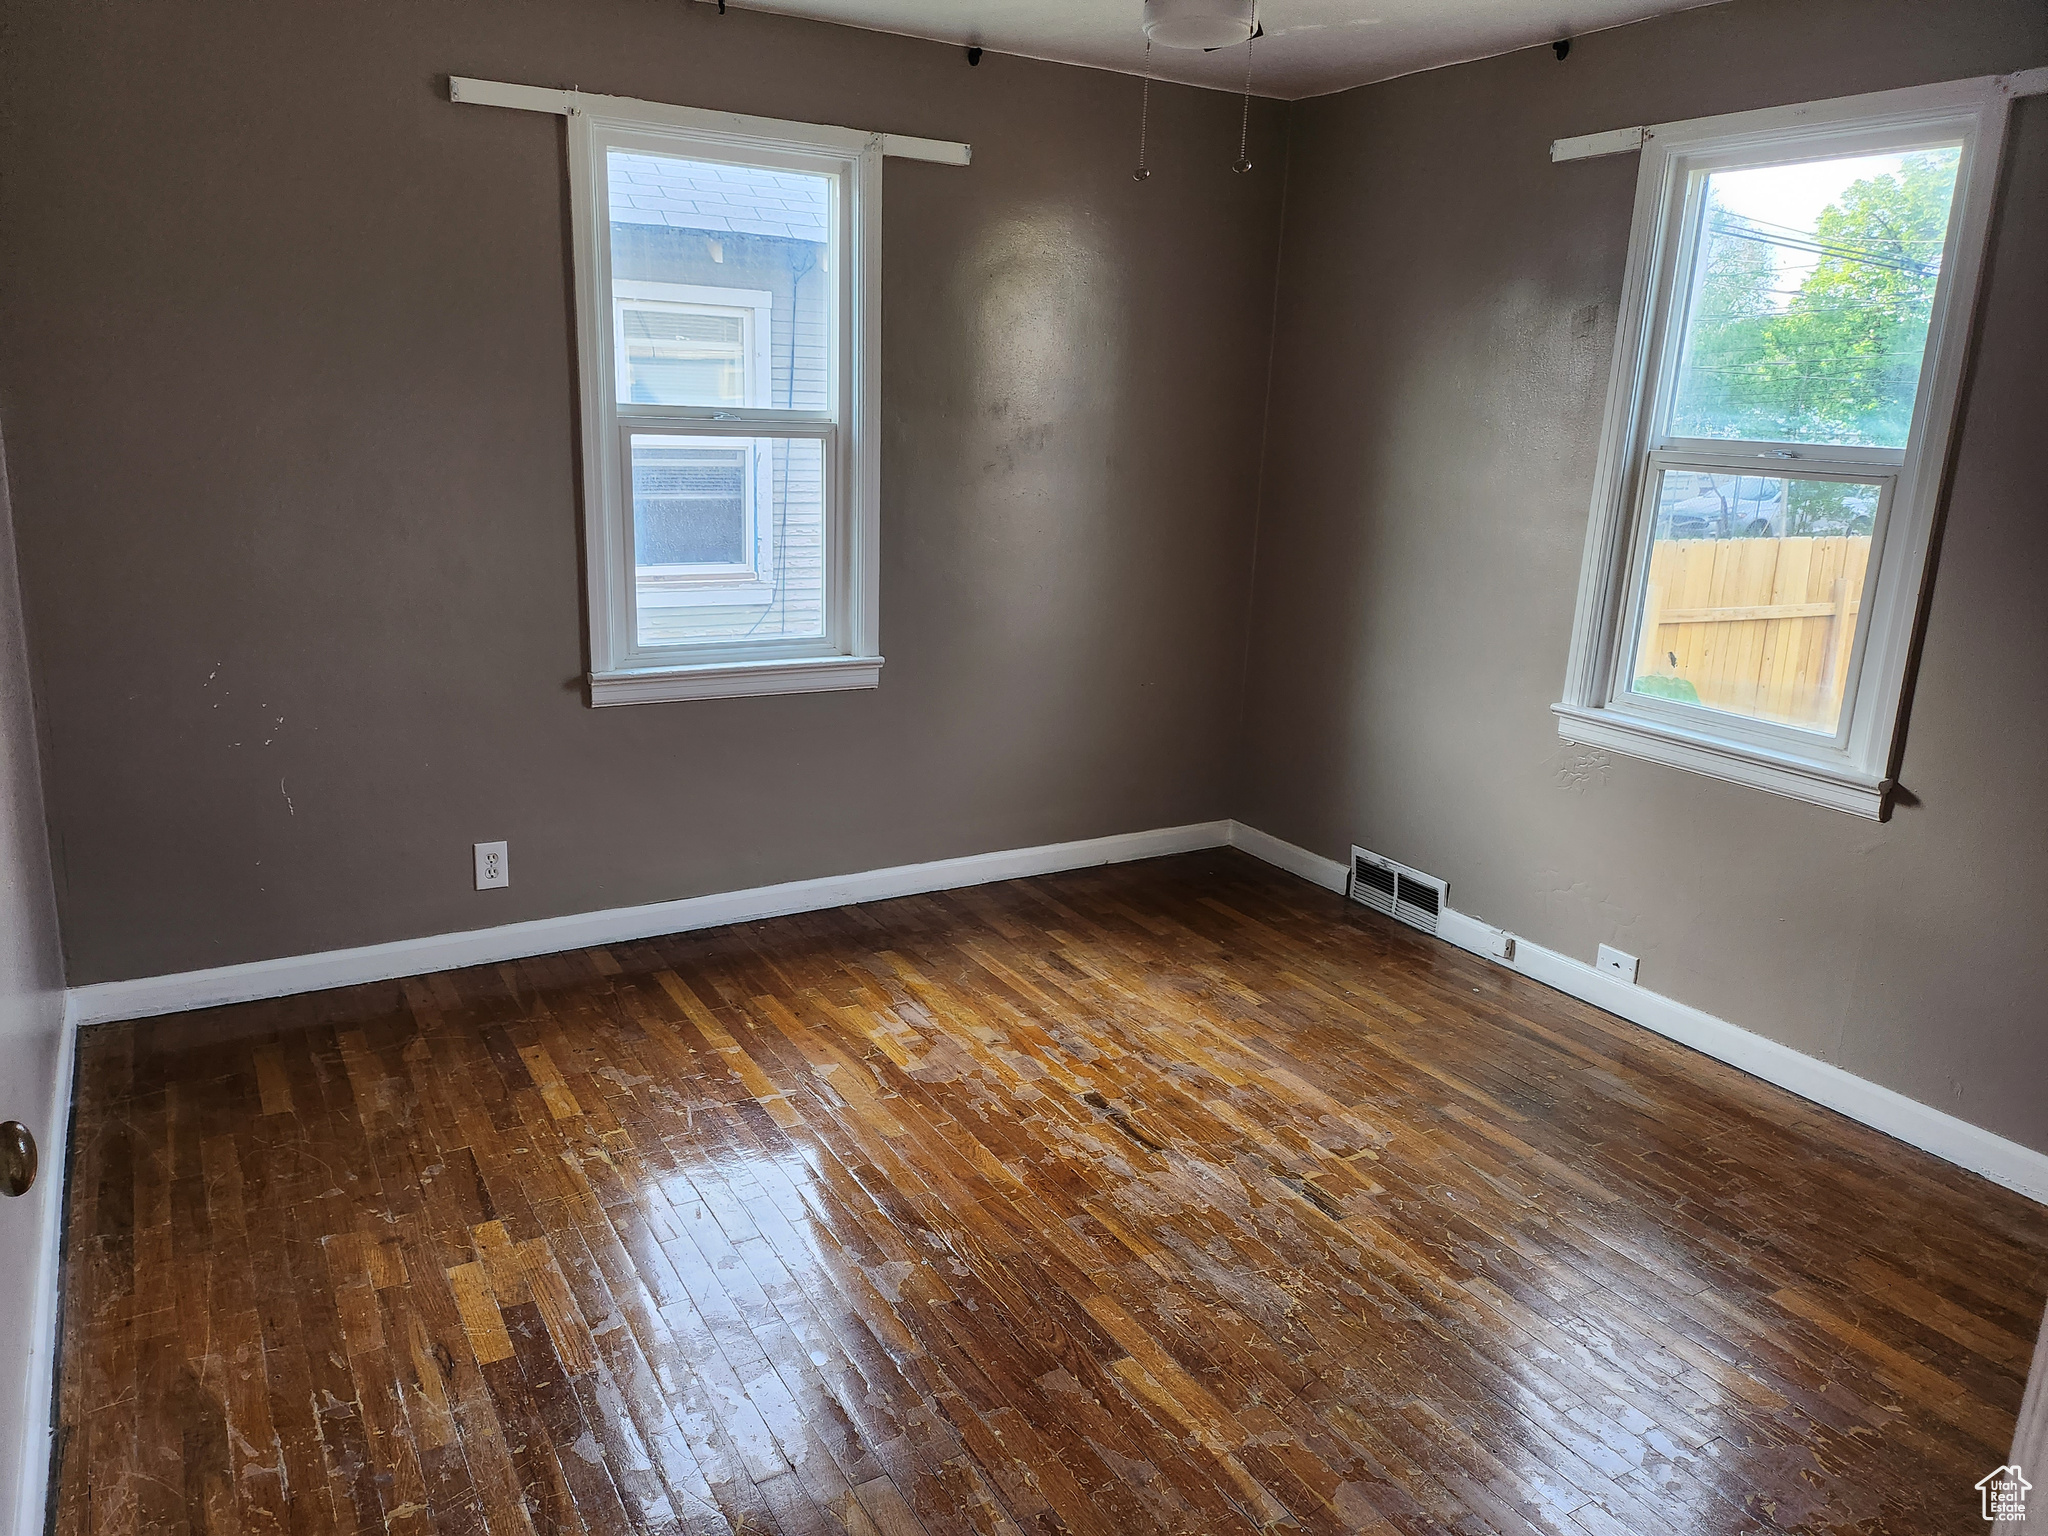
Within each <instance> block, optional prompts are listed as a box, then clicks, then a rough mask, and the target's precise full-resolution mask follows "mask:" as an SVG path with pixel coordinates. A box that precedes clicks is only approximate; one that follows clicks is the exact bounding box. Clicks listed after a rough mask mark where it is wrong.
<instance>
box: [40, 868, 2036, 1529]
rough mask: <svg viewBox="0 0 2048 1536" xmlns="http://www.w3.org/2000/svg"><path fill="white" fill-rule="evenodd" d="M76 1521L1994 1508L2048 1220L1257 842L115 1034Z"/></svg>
mask: <svg viewBox="0 0 2048 1536" xmlns="http://www.w3.org/2000/svg"><path fill="white" fill-rule="evenodd" d="M73 1147H74V1154H73V1162H72V1167H71V1177H70V1185H69V1191H70V1192H69V1204H68V1216H67V1227H66V1237H65V1259H66V1270H65V1276H66V1279H65V1295H64V1312H63V1325H62V1347H63V1355H62V1376H61V1380H60V1384H59V1395H58V1406H59V1446H60V1461H59V1466H58V1469H57V1477H56V1480H55V1483H54V1485H53V1508H54V1513H55V1529H56V1530H57V1531H58V1532H59V1533H61V1536H87V1533H99V1532H115V1531H130V1530H151V1531H159V1530H162V1531H180V1532H193V1533H201V1532H209V1533H210V1532H222V1533H225V1532H231V1531H232V1532H259V1531H280V1532H282V1531H290V1532H301V1531H303V1532H326V1531H345V1532H366V1531H373V1530H384V1531H393V1532H401V1533H425V1532H451V1533H454V1532H463V1533H467V1532H476V1533H490V1536H561V1533H567V1536H579V1533H592V1536H596V1533H611V1532H621V1533H636V1536H637V1533H645V1536H656V1533H660V1536H666V1533H669V1532H677V1533H687V1536H740V1533H748V1536H752V1533H768V1532H784V1533H791V1536H796V1533H805V1536H808V1533H813V1532H816V1533H827V1536H968V1533H982V1536H1024V1533H1027V1532H1029V1533H1059V1532H1066V1533H1100V1536H1134V1533H1140V1532H1162V1533H1170V1536H1207V1533H1219V1536H1220V1533H1251V1532H1255V1531H1262V1530H1268V1529H1286V1530H1295V1531H1302V1532H1317V1533H1324V1532H1328V1533H1339V1532H1343V1533H1367V1532H1372V1533H1389V1536H1396V1533H1398V1536H1452V1533H1456V1536H1489V1533H1491V1536H1538V1533H1540V1536H1616V1533H1634V1536H1651V1533H1662V1532H1679V1531H1683V1532H1699V1533H1728V1536H1736V1533H1752V1532H1754V1533H1780V1532H1784V1533H1790V1532H1815V1533H1819V1532H1829V1533H1836V1532H1857V1533H1865V1536H1876V1533H1883V1532H1896V1533H1908V1532H1911V1533H1915V1536H1922V1533H1940V1532H1948V1531H1957V1532H1960V1531H1968V1530H1974V1529H1977V1528H1979V1527H1980V1526H1981V1521H1980V1520H1979V1519H1978V1518H1977V1509H1976V1504H1975V1501H1974V1493H1973V1485H1974V1483H1975V1481H1976V1479H1977V1478H1978V1477H1980V1476H1982V1475H1983V1474H1984V1472H1986V1471H1988V1470H1989V1469H1990V1468H1991V1467H1993V1466H1995V1465H1997V1464H1998V1463H1999V1462H2000V1461H2001V1460H2002V1458H2003V1454H2004V1451H2005V1448H2006V1440H2007V1439H2008V1438H2009V1436H2010V1433H2011V1430H2012V1425H2013V1418H2014V1414H2015V1412H2016V1410H2017V1407H2018V1403H2019V1398H2020V1394H2021V1391H2022V1389H2023V1384H2024V1383H2023V1376H2024V1372H2025V1370H2026V1368H2027V1364H2028V1361H2029V1359H2030V1356H2031V1350H2032V1343H2033V1335H2034V1331H2035V1328H2036V1326H2037V1322H2038V1319H2039V1317H2040V1315H2041V1310H2042V1304H2043V1299H2044V1296H2043V1293H2044V1290H2048V1210H2044V1209H2043V1208H2041V1207H2039V1206H2037V1205H2034V1204H2032V1203H2030V1202H2028V1201H2026V1200H2024V1199H2022V1198H2020V1197H2019V1196H2016V1195H2013V1194H2011V1193H2009V1192H2007V1191H2004V1190H2001V1189H1998V1188H1996V1187H1995V1186H1992V1185H1990V1184H1988V1183H1986V1182H1984V1181H1982V1180H1978V1179H1976V1178H1974V1177H1972V1176H1970V1175H1968V1174H1964V1173H1961V1172H1959V1171H1958V1170H1956V1169H1954V1168H1952V1167H1950V1166H1948V1165H1946V1164H1943V1163H1940V1162H1938V1161H1936V1160H1935V1159H1933V1158H1931V1157H1928V1156H1925V1155H1924V1154H1921V1153H1919V1152H1916V1151H1914V1150H1913V1149H1911V1148H1908V1147H1905V1146H1902V1145H1900V1144H1899V1143H1896V1142H1893V1141H1890V1140H1889V1139H1887V1138H1885V1137H1882V1136H1879V1135H1877V1134H1876V1133H1875V1132H1872V1131H1869V1130H1867V1129H1866V1128H1864V1127H1861V1126H1857V1125H1854V1124H1852V1123H1850V1122H1848V1121H1846V1120H1843V1119H1840V1118H1839V1117H1836V1116H1834V1115H1831V1114H1829V1113H1828V1112H1826V1111H1823V1110H1820V1109H1817V1108H1816V1107H1815V1106H1812V1105H1810V1104H1806V1103H1804V1102H1802V1101H1800V1100H1797V1099H1794V1098H1792V1097H1790V1096H1788V1095H1786V1094H1784V1093H1781V1092H1779V1091H1777V1090H1775V1089H1772V1088H1769V1087H1767V1086H1766V1085H1763V1084H1761V1083H1758V1082H1756V1081H1755V1080H1753V1079H1750V1078H1747V1077H1744V1076H1743V1075H1742V1074H1740V1073H1737V1072H1734V1071H1732V1070H1731V1069H1729V1068H1726V1067H1724V1066H1722V1065H1720V1064H1718V1063H1715V1062H1712V1061H1709V1060H1708V1059H1706V1058H1704V1057H1701V1056H1698V1055H1696V1054H1694V1053H1692V1052H1689V1051H1686V1050H1684V1049H1683V1048H1681V1047H1678V1046H1675V1045H1673V1044H1672V1043H1670V1042H1668V1041H1664V1040H1661V1039H1659V1038H1657V1037H1655V1036H1652V1035H1649V1034H1646V1033H1644V1032H1643V1031H1641V1030H1638V1029H1635V1028H1634V1027H1633V1026H1630V1025H1627V1024H1625V1023H1623V1022H1621V1021H1619V1020H1616V1019H1613V1018H1611V1017H1609V1016H1607V1015H1603V1014H1600V1013H1598V1012H1596V1011H1594V1010H1592V1009H1589V1008H1587V1007H1585V1006H1584V1005H1582V1004H1579V1003H1577V1002H1575V1001H1573V1000H1571V999H1569V998H1565V997H1563V996H1561V995H1559V994H1557V993H1554V992H1550V991H1547V990H1546V989H1544V988H1542V987H1539V986H1537V985H1535V984H1533V983H1531V982H1529V981H1527V980H1526V979H1525V978H1522V977H1519V976H1516V975H1514V974H1513V973H1511V972H1506V971H1503V970H1500V969H1497V968H1495V967H1491V966H1488V965H1485V964H1483V963H1481V962H1479V961H1476V960H1474V959H1472V958H1471V957H1469V956H1466V955H1464V954H1462V953H1460V952H1458V951H1455V950H1452V949H1450V948H1447V947H1446V946H1443V945H1440V944H1437V943H1435V942H1434V941H1431V940H1428V939H1424V938H1422V937H1420V936H1418V935H1415V934H1413V933H1410V932H1409V931H1408V930H1406V929H1402V928H1399V927H1396V926H1393V925H1391V924H1388V923H1386V922H1385V921H1383V920H1382V919H1379V918H1377V917H1375V916H1373V915H1371V914H1369V913H1366V912H1364V911H1363V910H1361V909H1359V908H1357V907H1354V906H1351V905H1349V904H1347V903H1345V902H1343V901H1341V900H1339V899H1337V898H1335V897H1332V896H1329V895H1328V894H1327V893H1324V892H1321V891H1318V890H1316V889H1315V888H1313V887H1311V886H1308V885H1306V884H1304V883H1302V882H1299V881H1295V880H1291V879H1289V878H1287V877H1285V876H1282V875H1278V874H1276V873H1274V872H1273V871H1271V870H1269V869H1266V868H1265V867H1263V866H1260V865H1257V864H1255V863H1253V862H1252V861H1250V860H1248V859H1246V858H1244V857H1243V856H1241V855H1237V854H1234V853H1228V852H1219V853H1210V854H1194V855H1187V856H1183V857H1179V858H1173V859H1162V860H1155V861H1151V862H1148V863H1143V864H1133V865H1124V866H1118V867H1114V868H1107V869H1095V870H1088V871H1082V872H1077V873H1072V874H1066V875H1058V876H1051V877H1047V878H1043V879H1036V880H1026V881H1013V882H1008V883H1005V884H1000V885H991V886H980V887H975V888H973V889H970V890H964V891H956V892H942V893H936V894H933V895H928V896H918V897H912V898H907V899H905V900H902V901H895V902H885V903H879V904H875V905H872V906H867V907H859V908H845V909H840V910H838V911H832V912H817V913H807V914H803V915H800V916H797V917H791V918H784V919H777V920H773V921H766V922H757V923H748V924H742V925H739V926H737V927H733V928H728V929H722V930H714V931H710V932H704V933H694V934H684V935H677V936H674V937H669V938H655V939H648V940H642V941H637V942H634V943H630V944H620V945H613V946H609V947H606V948H603V949H594V950H586V951H580V952H573V953H567V954H560V955H547V956H539V957H535V958H533V959H529V960H522V961H517V962H510V963H506V964H502V965H495V966H483V967H477V968H475V969H472V970H467V971H461V972H451V973H445V974H442V975H436V976H426V977H415V978H410V979H407V980H404V981H399V982H385V983H379V984H377V985H375V986H367V987H357V988H350V989H344V990H341V991H336V992H330V993H323V994H318V995H315V996H310V997H300V998H291V999H285V1000H282V1001H278V1002H273V1003H254V1004H248V1005H244V1006H241V1007H236V1008H224V1009H212V1010H206V1011H203V1012H199V1013H193V1014H187V1015H179V1016H174V1017H171V1018H165V1019H157V1020H149V1021H143V1022H138V1023H133V1024H114V1025H106V1026H102V1027H99V1028H96V1029H93V1030H91V1031H89V1032H88V1033H87V1034H86V1035H85V1036H84V1037H83V1039H82V1040H81V1043H80V1053H79V1068H78V1096H77V1106H76V1125H75V1129H74V1140H73Z"/></svg>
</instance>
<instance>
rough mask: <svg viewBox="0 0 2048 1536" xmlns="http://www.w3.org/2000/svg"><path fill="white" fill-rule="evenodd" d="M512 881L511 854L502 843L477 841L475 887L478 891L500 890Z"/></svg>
mask: <svg viewBox="0 0 2048 1536" xmlns="http://www.w3.org/2000/svg"><path fill="white" fill-rule="evenodd" d="M511 883H512V862H511V855H510V854H508V853H507V852H506V851H505V845H504V844H503V843H478V844H477V845H476V888H477V889H478V890H480V891H497V890H502V889H504V888H505V887H506V886H508V885H510V884H511Z"/></svg>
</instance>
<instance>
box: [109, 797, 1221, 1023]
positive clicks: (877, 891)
mask: <svg viewBox="0 0 2048 1536" xmlns="http://www.w3.org/2000/svg"><path fill="white" fill-rule="evenodd" d="M1231 828H1232V823H1230V822H1227V821H1204V822H1197V823H1194V824H1193V825H1190V826H1185V827H1159V828H1155V829H1154V830H1152V831H1150V832H1126V833H1122V834H1120V835H1118V836H1115V837H1093V838H1088V839H1085V840H1084V841H1081V842H1073V843H1046V844H1042V845H1041V846H1039V847H1036V848H1011V849H1006V850H1004V851H1002V852H999V853H978V854H971V855H969V856H968V857H966V858H959V859H938V860H935V861H933V862H931V863H929V864H899V865H897V866H895V867H894V868H890V869H870V870H863V871H860V872H858V873H855V874H848V875H828V876H826V877H824V878H823V879H818V880H792V881H789V882H787V883H785V884H782V885H763V886H757V887H755V888H754V889H752V890H746V891H723V892H719V893H716V894H714V895H709V896H687V897H684V898H682V899H681V900H678V901H657V902H651V903H649V904H647V905H645V906H638V907H614V908H612V909H610V910H609V911H604V912H576V913H571V914H569V915H568V916H565V917H543V918H536V919H535V920H533V921H532V922H525V923H506V924H505V925H503V926H502V927H498V928H476V929H471V930H470V931H468V932H466V933H439V934H430V935H428V936H427V937H425V938H418V939H398V940H395V941H393V942H392V943H389V944H366V945H364V946H362V947H361V948H359V949H334V950H327V951H325V952H323V953H319V954H311V955H285V956H281V957H280V958H278V959H275V960H254V961H251V962H249V963H248V964H246V965H223V966H217V967H215V968H213V969H211V970H205V971H181V972H178V973H177V974H175V975H170V976H143V977H138V978H136V979H135V980H133V981H106V982H99V983H97V984H95V985H93V986H87V987H74V988H73V989H72V990H71V994H70V1005H71V1006H70V1016H71V1020H72V1022H73V1024H74V1026H76V1025H86V1024H107V1023H112V1022H114V1021H115V1020H119V1019H147V1018H153V1017H155V1016H156V1015H158V1014H164V1013H182V1012H184V1011H185V1010H186V1009H190V1008H217V1007H220V1006H221V1005H223V1004H226V1003H247V1002H254V1001H256V1000H257V999H259V998H266V997H289V996H292V995H294V994H296V993H300V992H323V991H325V990H327V989H328V988H329V987H350V986H356V985H358V984H360V983H362V982H366V981H389V980H391V979H392V978H393V977H396V976H423V975H426V974H427V973H429V972H431V971H447V970H455V969H458V968H460V967H462V966H466V965H494V964H496V963H498V962H499V961H502V960H523V959H525V958H526V957H527V956H529V955H547V954H554V953H556V952H558V951H560V950H565V949H584V948H587V947H589V946H591V945H594V944H622V943H625V942H627V941H629V940H632V939H646V938H653V937H654V936H656V935H657V934H664V933H687V932H690V931H691V930H693V929H698V928H717V927H721V926H723V925H724V924H726V923H744V922H752V921H754V920H755V919H757V918H764V917H787V916H788V915H789V914H790V913H792V912H817V911H822V910H825V909H827V908H831V907H843V906H846V905H848V904H849V903H852V902H859V901H886V900H888V899H889V898H890V897H892V896H916V895H921V894H923V893H925V892H927V891H947V890H954V889H957V888H959V887H962V886H969V885H985V884H987V883H988V882H989V881H991V880H1015V879H1017V878H1019V877H1021V876H1024V875H1046V874H1053V873H1055V872H1057V871H1059V870H1063V869H1085V868H1087V867H1088V866H1090V865H1093V864H1121V863H1124V862H1126V861H1127V860H1130V859H1151V858H1157V857H1159V856H1160V855H1161V854H1168V853H1191V852H1194V851H1195V850H1197V849H1201V848H1220V847H1222V846H1224V845H1225V844H1227V843H1228V842H1229V841H1230V838H1231Z"/></svg>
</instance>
